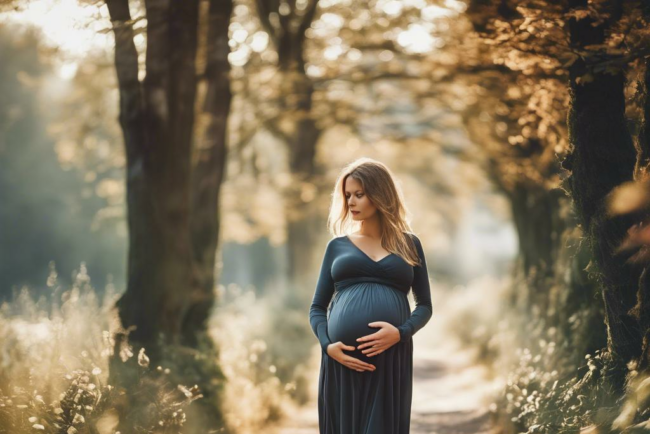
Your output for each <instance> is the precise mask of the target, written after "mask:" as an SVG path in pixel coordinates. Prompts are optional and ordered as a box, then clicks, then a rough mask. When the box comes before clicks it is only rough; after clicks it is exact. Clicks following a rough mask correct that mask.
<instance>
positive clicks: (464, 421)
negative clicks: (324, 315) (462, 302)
mask: <svg viewBox="0 0 650 434" xmlns="http://www.w3.org/2000/svg"><path fill="white" fill-rule="evenodd" d="M443 312H444V310H443ZM444 320H445V318H441V317H438V316H435V315H434V316H433V317H432V318H431V320H430V322H429V323H428V324H427V325H426V326H425V327H424V328H423V329H422V330H420V331H419V332H418V333H416V334H415V335H414V336H413V343H414V346H415V347H414V353H413V354H414V356H413V357H414V359H413V365H414V372H413V403H412V408H411V434H491V433H493V432H494V429H493V428H492V427H491V423H490V417H489V415H490V412H489V410H488V408H489V406H490V403H491V402H492V397H493V393H494V392H498V391H499V390H500V388H501V387H502V384H501V383H502V381H501V380H500V379H499V378H498V377H495V376H493V375H492V374H491V372H490V370H489V369H488V368H487V367H486V366H484V365H480V364H476V363H474V362H473V359H474V358H473V357H472V349H471V348H463V347H461V346H460V345H459V344H458V342H456V341H455V340H454V338H453V337H450V336H445V335H441V333H437V331H438V330H444V327H439V326H440V325H442V322H443V321H444ZM316 355H317V357H319V356H320V353H317V354H316ZM319 364H320V360H318V361H317V362H316V361H314V362H313V365H312V366H314V368H315V369H316V370H315V372H314V375H313V378H314V381H313V383H312V385H311V401H310V402H309V403H308V404H307V405H305V406H303V407H300V408H296V409H294V410H292V411H289V412H288V414H292V415H293V416H292V417H291V418H288V419H287V420H285V421H284V422H283V423H282V424H281V425H280V426H278V427H277V428H276V429H277V430H276V431H273V434H318V406H317V394H318V390H317V387H318V384H317V381H318V366H319Z"/></svg>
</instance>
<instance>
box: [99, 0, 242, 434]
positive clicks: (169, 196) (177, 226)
mask: <svg viewBox="0 0 650 434" xmlns="http://www.w3.org/2000/svg"><path fill="white" fill-rule="evenodd" d="M106 4H107V6H108V10H109V13H110V17H111V21H112V23H113V31H114V34H115V69H116V72H117V78H118V84H119V92H120V116H119V120H120V125H121V127H122V131H123V135H124V144H125V150H126V157H127V160H126V165H127V170H126V177H127V180H126V182H127V207H128V228H129V254H128V281H127V288H126V292H125V293H124V294H123V295H122V297H121V298H120V299H119V300H118V302H117V308H118V311H119V316H120V320H121V322H122V326H123V327H124V329H127V330H128V329H130V331H129V332H128V341H129V343H130V344H132V345H134V346H135V347H136V351H137V349H139V348H141V347H145V348H146V351H147V354H148V356H149V358H150V360H151V363H152V365H153V366H157V365H159V364H160V363H161V362H162V361H163V360H170V359H175V360H178V359H179V358H180V359H181V360H183V361H181V362H178V364H179V366H178V370H179V371H182V372H183V373H186V372H189V373H195V372H199V371H200V369H199V368H198V367H197V366H193V367H192V366H182V365H183V364H187V365H197V364H198V363H200V362H199V361H198V359H197V357H196V356H194V355H193V352H192V351H188V350H190V349H194V350H196V349H199V350H206V349H208V350H210V349H211V348H212V344H211V342H210V341H209V339H206V338H205V336H206V334H205V331H206V330H205V327H206V324H205V323H206V319H207V318H208V315H209V313H210V310H211V308H212V305H213V302H214V279H215V277H214V260H215V250H216V246H217V242H218V230H219V225H218V223H219V220H218V215H219V210H218V198H219V187H220V185H221V182H222V179H223V175H224V163H225V157H226V146H225V143H226V142H225V135H226V120H227V116H228V112H229V107H230V89H229V78H228V71H229V69H228V60H227V56H228V52H229V50H228V33H227V32H228V23H229V20H230V15H231V12H232V2H230V1H223V0H210V1H209V2H205V1H200V0H173V1H171V2H167V1H162V0H147V1H145V2H144V7H145V11H144V13H145V16H146V19H147V27H146V41H147V48H146V59H145V66H144V67H145V73H146V75H145V77H144V80H142V81H141V80H140V79H139V65H138V52H137V50H136V46H135V43H134V39H133V38H134V28H133V24H134V22H135V20H134V19H133V18H132V16H131V12H130V9H129V2H128V0H106ZM202 8H207V9H208V10H207V17H208V19H207V22H205V23H202V22H201V21H200V20H199V16H200V15H202V16H203V14H200V11H201V9H202ZM202 41H205V47H201V44H200V43H201V42H202ZM197 55H200V56H199V57H198V58H197ZM197 64H198V65H201V64H202V65H204V70H203V71H201V73H200V74H199V71H197ZM200 86H201V87H200ZM199 88H204V89H205V93H204V96H205V99H204V101H203V106H202V109H200V110H198V112H199V116H200V117H199V119H201V120H202V121H203V124H205V125H207V126H206V127H205V129H204V132H203V137H202V139H203V140H201V142H200V145H199V146H198V147H197V149H194V142H195V131H196V129H197V125H195V120H196V117H197V109H196V107H195V106H196V104H197V95H198V97H200V96H201V95H199V94H198V93H197V89H199ZM194 151H195V152H194ZM126 338H127V336H126V334H125V333H118V335H117V336H116V352H115V356H114V357H115V358H117V356H118V354H119V353H120V350H121V349H122V346H123V345H124V343H125V339H126ZM183 347H187V349H183ZM169 348H173V350H171V351H167V349H169ZM183 355H189V356H190V357H187V358H185V359H183V357H184V356H183ZM127 366H128V365H123V364H121V363H120V362H119V360H117V359H115V360H114V362H113V363H112V364H111V379H112V381H114V382H115V383H117V384H119V385H121V386H124V387H126V388H127V390H128V389H129V387H130V386H131V387H133V385H134V384H135V383H134V382H133V375H134V371H133V370H132V369H129V368H128V367H127ZM211 374H212V373H211ZM197 376H198V378H197ZM179 380H181V381H182V382H183V383H185V384H190V385H191V384H195V383H196V384H202V385H208V384H210V383H211V382H210V381H209V379H207V378H201V374H185V377H183V378H180V379H179ZM131 392H133V391H131ZM203 392H204V393H203V394H204V397H205V398H206V399H204V400H202V401H199V403H201V402H203V403H205V406H206V407H207V408H205V409H204V411H203V412H202V417H203V420H202V422H201V423H200V424H199V425H201V427H200V428H198V427H197V429H200V432H205V430H206V429H208V428H212V429H218V428H221V427H222V425H223V423H222V420H221V414H220V412H219V409H218V408H214V406H215V402H217V403H218V397H217V396H216V395H214V393H215V392H214V391H211V390H207V391H203ZM129 398H130V402H129V403H128V404H129V406H132V405H133V403H134V402H137V395H136V394H134V393H131V394H130V395H129ZM139 404H142V403H141V402H140V403H139ZM136 405H137V404H136ZM210 406H212V408H210ZM125 409H128V408H127V407H125ZM128 414H131V413H126V412H125V413H124V414H123V416H125V415H127V416H125V417H123V418H121V421H120V427H119V428H120V429H121V430H123V432H130V430H132V429H133V423H134V420H132V419H130V417H129V416H128Z"/></svg>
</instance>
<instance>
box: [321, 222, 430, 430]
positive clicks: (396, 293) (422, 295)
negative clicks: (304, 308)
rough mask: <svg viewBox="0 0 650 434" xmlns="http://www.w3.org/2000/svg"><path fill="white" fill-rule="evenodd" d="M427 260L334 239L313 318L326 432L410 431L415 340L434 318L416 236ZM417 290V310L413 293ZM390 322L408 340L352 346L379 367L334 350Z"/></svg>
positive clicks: (328, 249)
mask: <svg viewBox="0 0 650 434" xmlns="http://www.w3.org/2000/svg"><path fill="white" fill-rule="evenodd" d="M409 235H410V236H411V238H412V239H413V242H414V243H415V247H416V250H417V252H418V255H419V257H420V261H421V264H422V265H421V266H415V267H414V266H411V265H409V264H408V263H406V261H404V260H403V259H402V258H401V257H400V256H398V255H396V254H394V253H391V254H389V255H388V256H385V257H384V258H382V259H380V260H379V261H375V260H373V259H371V258H370V257H369V256H368V255H367V254H366V253H364V252H363V251H362V250H361V249H360V248H359V247H357V246H356V245H355V244H354V243H353V242H352V241H351V240H350V239H349V238H348V237H347V236H345V235H344V236H341V237H337V238H333V239H332V240H330V241H329V242H328V244H327V247H326V249H325V255H324V257H323V262H322V265H321V270H320V275H319V278H318V283H317V285H316V292H315V294H314V298H313V301H312V304H311V308H310V311H309V322H310V324H311V328H312V330H313V331H314V334H315V335H316V337H317V338H318V340H319V342H320V346H321V349H322V352H321V354H322V359H321V366H320V378H319V386H318V418H319V427H320V434H408V433H409V429H410V421H411V398H412V386H413V339H412V336H413V334H414V333H415V332H417V331H418V330H419V329H421V328H422V327H423V326H424V325H425V324H426V323H427V322H428V321H429V319H430V318H431V314H432V307H431V291H430V288H429V278H428V273H427V266H426V261H425V258H424V252H423V250H422V244H421V243H420V240H419V239H418V238H417V236H415V235H414V234H409ZM411 288H412V289H413V296H414V299H415V303H416V306H415V309H414V310H413V312H411V309H410V306H409V302H408V298H407V295H408V293H409V290H410V289H411ZM375 321H385V322H388V323H390V324H392V325H394V326H395V327H397V329H398V330H399V332H400V341H399V342H398V343H396V344H395V345H393V346H392V347H390V348H388V349H387V350H385V351H384V352H382V353H381V354H378V355H375V356H373V357H368V356H366V355H365V354H363V353H362V352H361V351H363V350H364V349H365V348H362V349H361V350H359V349H355V350H354V351H346V350H344V351H345V352H346V354H348V355H350V356H352V357H356V358H358V359H360V360H363V361H364V362H367V363H371V364H373V365H375V366H376V367H377V369H376V370H375V371H374V372H373V371H363V372H359V371H357V370H355V369H351V368H348V367H346V366H345V365H343V364H341V363H339V362H338V361H336V360H334V359H332V358H330V357H329V356H328V355H327V346H328V345H329V344H330V343H335V342H338V341H341V342H343V343H344V344H346V345H351V346H355V347H357V346H359V345H361V344H362V343H363V342H357V340H356V339H357V338H359V337H361V336H366V335H369V334H372V333H374V332H376V331H378V330H379V328H377V327H370V326H369V325H368V323H371V322H375Z"/></svg>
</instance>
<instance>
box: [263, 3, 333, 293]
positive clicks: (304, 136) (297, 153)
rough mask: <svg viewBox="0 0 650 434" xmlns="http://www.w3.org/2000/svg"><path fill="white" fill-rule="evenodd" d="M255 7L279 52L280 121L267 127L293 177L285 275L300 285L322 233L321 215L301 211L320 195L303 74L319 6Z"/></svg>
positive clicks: (308, 86)
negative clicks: (308, 34) (284, 154)
mask: <svg viewBox="0 0 650 434" xmlns="http://www.w3.org/2000/svg"><path fill="white" fill-rule="evenodd" d="M256 4H257V11H258V16H259V19H260V22H261V23H262V26H263V28H264V30H265V31H266V32H267V33H268V35H269V39H270V41H271V42H272V44H273V47H274V48H275V50H276V52H277V68H278V72H279V76H280V77H281V79H280V80H279V83H281V88H282V90H281V94H282V98H280V99H278V104H279V107H278V115H277V117H275V118H274V119H272V120H271V122H268V123H266V124H265V127H267V128H268V129H269V130H270V131H271V132H272V133H273V134H274V135H275V136H276V137H279V138H280V139H281V140H282V142H284V143H286V146H287V151H288V156H289V157H288V159H289V173H290V174H291V176H292V182H291V183H290V184H289V185H288V188H287V191H286V195H285V197H286V206H285V216H286V221H287V248H288V255H289V258H288V263H289V270H288V271H289V276H290V277H291V278H292V280H293V281H294V282H296V283H297V284H300V283H302V282H304V277H305V274H304V272H305V271H306V270H309V269H310V267H311V265H312V264H311V259H312V258H311V255H310V254H309V252H311V251H313V249H311V248H309V246H312V245H313V244H314V243H313V242H312V241H315V240H316V239H317V238H318V237H317V236H315V232H316V231H315V230H314V229H318V228H320V229H324V227H325V225H324V224H321V223H323V222H324V219H323V217H322V216H321V215H320V214H318V213H310V212H307V210H311V209H313V208H314V207H307V206H305V204H306V203H309V202H311V201H312V200H313V199H314V198H315V197H316V196H317V194H318V193H316V194H314V192H313V187H314V185H317V182H315V175H316V174H317V173H318V168H317V167H316V160H315V157H316V144H317V142H318V139H319V138H320V136H321V133H322V131H321V128H320V127H319V126H318V125H317V122H316V119H315V115H314V113H313V112H312V106H313V95H314V84H313V82H312V80H311V78H310V77H309V76H308V75H307V72H306V70H305V43H306V41H307V38H306V32H307V30H308V29H309V27H310V26H311V23H312V21H313V20H314V17H315V16H316V11H317V7H318V0H308V1H305V2H297V1H288V2H282V1H278V0H257V2H256Z"/></svg>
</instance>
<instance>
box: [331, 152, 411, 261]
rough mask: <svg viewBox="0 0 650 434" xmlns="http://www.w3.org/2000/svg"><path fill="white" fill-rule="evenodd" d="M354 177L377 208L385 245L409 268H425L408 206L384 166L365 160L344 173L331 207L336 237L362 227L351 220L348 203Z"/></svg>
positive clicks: (333, 230)
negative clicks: (347, 191) (347, 183)
mask: <svg viewBox="0 0 650 434" xmlns="http://www.w3.org/2000/svg"><path fill="white" fill-rule="evenodd" d="M348 177H351V178H353V179H356V180H357V181H359V183H360V184H361V186H362V187H363V191H364V193H365V194H366V195H367V196H368V199H369V200H370V202H372V204H373V205H374V206H375V207H376V208H377V213H378V215H379V221H380V223H381V245H382V247H383V248H384V249H386V250H387V251H389V252H391V253H394V254H396V255H398V256H400V257H402V259H404V261H406V262H407V263H408V264H409V265H412V266H415V265H421V264H420V257H419V255H418V251H417V249H416V247H415V243H414V240H413V238H412V237H411V235H412V234H413V232H412V230H411V226H410V224H409V222H408V220H409V216H410V213H409V211H408V209H407V208H406V206H405V204H404V199H403V194H402V191H401V189H400V188H399V185H398V184H397V183H396V182H395V180H394V178H393V175H392V173H391V171H390V169H388V167H386V165H384V164H383V163H381V162H379V161H377V160H373V159H372V158H368V157H362V158H359V159H357V160H355V161H353V162H352V163H350V164H348V165H347V166H346V167H344V168H343V170H342V171H341V173H340V175H339V177H338V179H337V181H336V184H335V186H334V190H333V191H332V202H331V205H330V211H329V216H328V218H327V227H328V229H329V232H330V233H331V234H332V235H333V236H341V235H348V234H351V233H352V232H353V229H356V228H358V227H359V225H360V223H359V222H355V221H354V220H352V218H351V217H350V209H349V207H348V201H347V200H346V199H345V181H346V180H347V179H348Z"/></svg>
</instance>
